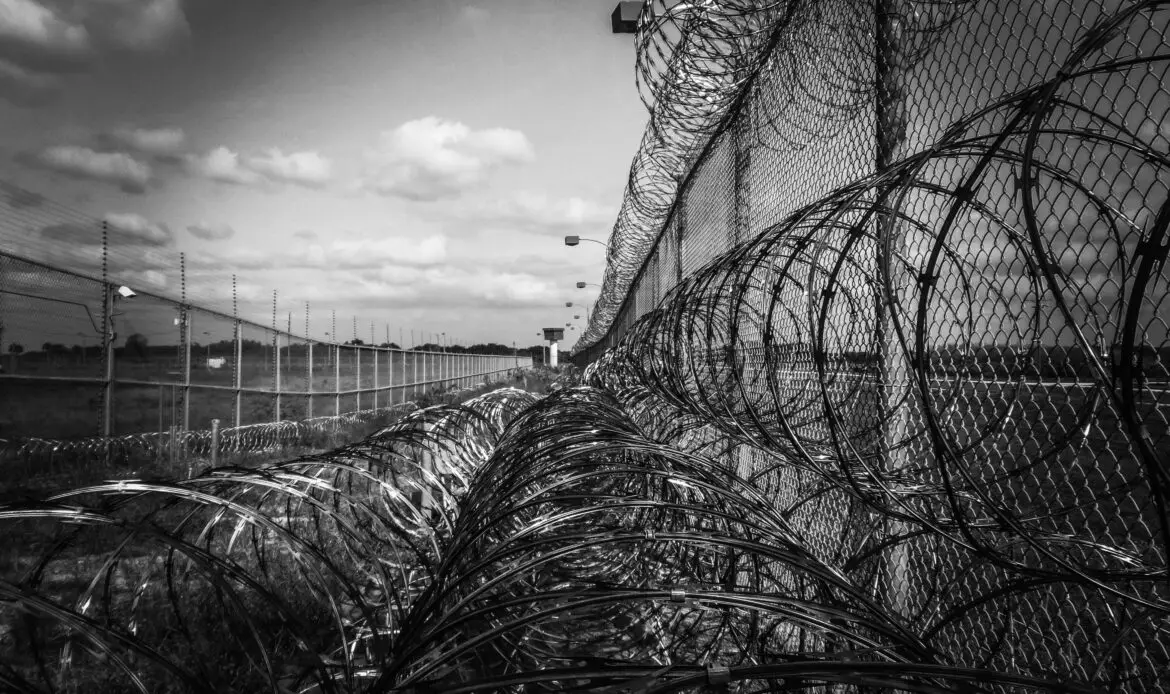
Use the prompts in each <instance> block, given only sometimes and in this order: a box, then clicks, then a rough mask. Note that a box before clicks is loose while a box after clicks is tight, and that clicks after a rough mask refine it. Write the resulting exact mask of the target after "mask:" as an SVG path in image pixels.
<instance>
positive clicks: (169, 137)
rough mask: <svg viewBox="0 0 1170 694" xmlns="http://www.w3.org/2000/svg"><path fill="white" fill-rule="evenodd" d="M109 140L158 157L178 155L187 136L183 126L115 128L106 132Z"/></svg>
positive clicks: (106, 137) (120, 145)
mask: <svg viewBox="0 0 1170 694" xmlns="http://www.w3.org/2000/svg"><path fill="white" fill-rule="evenodd" d="M105 139H106V140H108V141H109V142H111V143H113V144H115V145H117V146H119V147H124V148H126V149H131V150H134V151H136V152H141V153H143V154H150V155H153V156H156V157H170V156H174V155H177V154H178V153H179V152H180V151H182V149H183V145H184V144H185V143H186V141H187V136H186V134H185V133H184V132H183V130H182V129H181V128H154V129H151V128H128V127H121V128H115V129H114V130H112V131H110V132H109V133H107V134H106V136H105Z"/></svg>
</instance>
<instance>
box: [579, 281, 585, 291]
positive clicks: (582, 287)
mask: <svg viewBox="0 0 1170 694" xmlns="http://www.w3.org/2000/svg"><path fill="white" fill-rule="evenodd" d="M584 288H585V283H584V282H578V283H577V289H584Z"/></svg>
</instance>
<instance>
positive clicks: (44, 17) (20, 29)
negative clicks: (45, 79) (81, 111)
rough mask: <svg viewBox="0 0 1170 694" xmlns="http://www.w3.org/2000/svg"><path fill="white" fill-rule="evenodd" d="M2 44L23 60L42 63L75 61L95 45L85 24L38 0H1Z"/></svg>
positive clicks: (43, 64)
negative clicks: (60, 14) (68, 17)
mask: <svg viewBox="0 0 1170 694" xmlns="http://www.w3.org/2000/svg"><path fill="white" fill-rule="evenodd" d="M0 46H2V47H3V49H4V50H5V51H6V52H7V53H8V54H9V55H10V56H18V57H19V62H22V63H25V64H26V65H31V66H40V67H50V66H52V67H62V66H63V64H64V63H74V62H76V61H77V60H78V59H80V58H82V57H84V56H85V55H86V54H88V53H89V52H90V50H91V49H92V45H91V41H90V35H89V31H88V30H87V29H86V28H85V27H84V26H83V25H81V24H79V23H75V22H70V21H68V20H66V19H65V18H63V17H61V16H59V15H58V13H57V12H56V11H54V10H53V9H50V8H49V7H47V6H46V5H45V4H44V3H42V2H37V1H36V0H0ZM46 61H47V62H46Z"/></svg>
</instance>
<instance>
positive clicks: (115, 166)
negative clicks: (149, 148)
mask: <svg viewBox="0 0 1170 694" xmlns="http://www.w3.org/2000/svg"><path fill="white" fill-rule="evenodd" d="M22 159H23V160H24V161H25V162H27V163H28V164H30V165H32V166H36V167H39V168H42V169H45V170H48V171H53V172H55V173H59V174H64V175H66V176H71V177H73V178H80V179H88V180H92V181H103V182H105V183H111V184H113V185H116V186H118V187H119V188H121V189H122V190H123V191H125V192H127V193H143V192H145V191H146V186H147V184H149V183H150V181H151V169H150V165H149V164H147V163H146V162H143V161H139V160H138V159H135V158H134V157H132V156H130V155H129V154H125V153H123V152H98V151H95V150H92V149H90V148H88V147H77V146H73V145H58V146H54V147H47V148H45V149H44V150H41V152H39V153H38V154H37V155H35V156H32V157H28V156H25V157H22Z"/></svg>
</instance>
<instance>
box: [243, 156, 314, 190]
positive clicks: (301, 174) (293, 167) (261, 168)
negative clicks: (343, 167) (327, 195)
mask: <svg viewBox="0 0 1170 694" xmlns="http://www.w3.org/2000/svg"><path fill="white" fill-rule="evenodd" d="M247 166H248V168H250V169H251V170H253V171H255V172H257V173H260V174H263V175H264V176H267V177H268V178H269V179H272V180H274V181H286V182H288V183H299V184H301V185H306V186H310V187H317V186H322V185H324V184H326V183H328V182H329V180H330V179H332V178H333V165H332V164H331V162H330V161H329V160H328V159H326V158H325V157H323V156H321V155H320V154H318V153H317V152H292V153H291V154H284V153H283V152H281V151H280V150H279V149H276V148H275V147H274V148H272V149H269V150H267V151H265V152H264V153H263V154H261V155H259V156H255V157H250V158H249V159H248V160H247Z"/></svg>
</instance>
